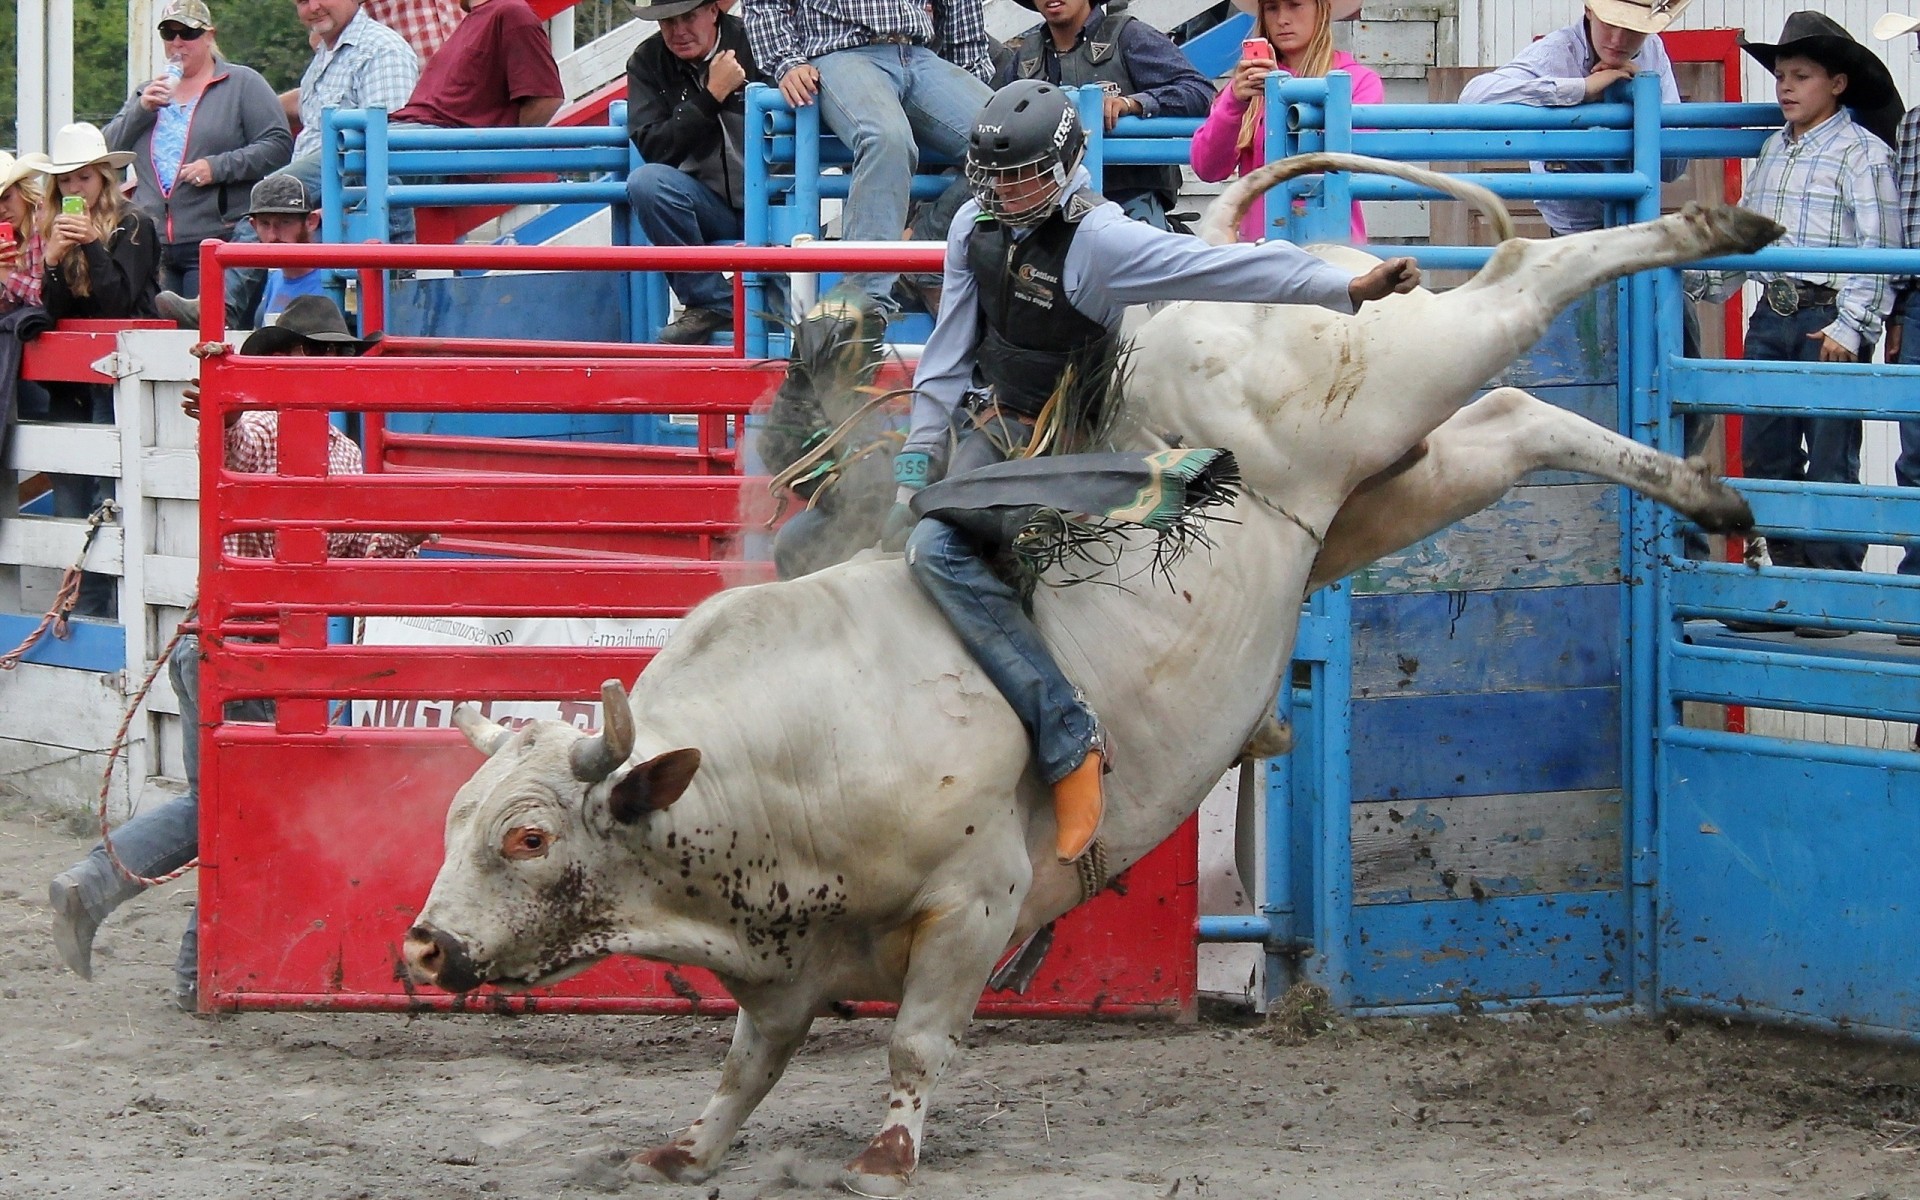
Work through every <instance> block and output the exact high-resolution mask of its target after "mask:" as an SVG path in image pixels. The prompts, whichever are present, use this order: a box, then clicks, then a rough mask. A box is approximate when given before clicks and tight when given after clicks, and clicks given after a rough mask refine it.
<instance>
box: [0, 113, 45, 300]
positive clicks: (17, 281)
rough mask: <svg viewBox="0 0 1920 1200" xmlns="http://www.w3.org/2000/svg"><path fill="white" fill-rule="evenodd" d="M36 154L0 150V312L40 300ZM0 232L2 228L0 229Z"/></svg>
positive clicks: (41, 250) (42, 263)
mask: <svg viewBox="0 0 1920 1200" xmlns="http://www.w3.org/2000/svg"><path fill="white" fill-rule="evenodd" d="M39 161H40V156H39V155H36V154H29V155H27V156H26V157H25V158H24V159H15V158H14V157H13V155H11V154H8V153H6V152H5V151H4V150H0V223H3V224H4V227H5V229H6V230H11V233H8V234H6V235H5V236H0V313H9V312H12V311H13V310H14V309H16V308H24V307H26V306H28V305H35V304H39V303H40V283H41V280H42V279H44V278H45V276H46V266H45V259H46V252H45V248H44V239H43V238H42V237H41V236H40V229H39V222H40V174H39V171H38V170H36V169H35V167H36V164H37V163H38V162H39ZM0 232H4V230H0Z"/></svg>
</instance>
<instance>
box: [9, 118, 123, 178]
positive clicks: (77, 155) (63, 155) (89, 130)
mask: <svg viewBox="0 0 1920 1200" xmlns="http://www.w3.org/2000/svg"><path fill="white" fill-rule="evenodd" d="M29 157H32V156H31V155H30V156H29ZM132 161H133V151H131V150H109V149H107V139H106V138H105V137H104V136H103V135H102V134H101V132H100V127H99V126H98V125H94V124H92V123H90V122H87V121H75V122H74V123H73V124H71V125H62V126H61V127H60V132H59V133H56V134H54V135H53V148H52V149H51V150H49V151H48V152H47V153H46V155H45V156H44V157H43V158H41V159H40V163H39V165H38V166H37V167H35V168H34V169H35V170H37V171H39V172H40V173H41V174H43V175H65V174H67V173H68V172H69V171H78V170H79V169H80V168H81V167H90V166H92V165H94V164H95V163H100V164H103V165H105V166H108V167H112V168H114V169H115V170H118V169H119V168H121V167H124V166H126V165H127V164H128V163H130V162H132Z"/></svg>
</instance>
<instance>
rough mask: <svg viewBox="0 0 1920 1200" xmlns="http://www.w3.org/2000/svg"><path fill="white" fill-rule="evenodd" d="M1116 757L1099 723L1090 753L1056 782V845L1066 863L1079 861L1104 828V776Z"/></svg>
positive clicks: (1054, 815) (1056, 849)
mask: <svg viewBox="0 0 1920 1200" xmlns="http://www.w3.org/2000/svg"><path fill="white" fill-rule="evenodd" d="M1112 760H1113V755H1112V753H1111V752H1110V751H1109V750H1108V749H1107V736H1106V731H1105V730H1103V729H1101V728H1100V727H1099V726H1097V725H1096V726H1095V727H1094V734H1093V745H1091V746H1089V747H1088V748H1087V756H1086V757H1085V758H1083V759H1081V760H1080V765H1079V766H1077V767H1075V768H1074V769H1073V770H1071V771H1069V772H1067V773H1066V775H1064V776H1062V777H1061V779H1060V780H1059V781H1058V782H1057V783H1055V784H1054V785H1053V824H1054V837H1053V848H1054V853H1055V854H1056V855H1058V856H1059V858H1060V862H1061V863H1062V864H1063V865H1064V864H1066V863H1071V862H1077V861H1079V859H1080V856H1081V855H1083V854H1085V853H1086V852H1087V850H1088V849H1089V848H1090V847H1092V845H1093V839H1094V837H1095V835H1097V834H1098V833H1099V832H1100V818H1101V817H1102V816H1104V815H1105V814H1106V810H1107V798H1106V791H1105V783H1104V780H1105V778H1106V774H1107V771H1108V770H1109V769H1110V767H1111V763H1112Z"/></svg>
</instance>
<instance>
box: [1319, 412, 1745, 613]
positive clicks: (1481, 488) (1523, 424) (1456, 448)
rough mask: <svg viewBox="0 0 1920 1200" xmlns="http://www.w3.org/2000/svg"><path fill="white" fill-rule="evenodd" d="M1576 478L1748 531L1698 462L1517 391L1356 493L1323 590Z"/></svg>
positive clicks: (1334, 534)
mask: <svg viewBox="0 0 1920 1200" xmlns="http://www.w3.org/2000/svg"><path fill="white" fill-rule="evenodd" d="M1543 470H1561V471H1578V472H1581V473H1582V474H1586V475H1594V476H1598V477H1599V478H1601V479H1607V480H1611V481H1613V482H1614V483H1619V484H1624V485H1625V486H1627V487H1630V488H1632V489H1633V490H1634V491H1636V492H1639V493H1640V494H1642V495H1644V496H1650V497H1652V498H1653V499H1655V500H1658V501H1660V502H1662V503H1664V504H1667V505H1669V506H1671V507H1672V508H1674V509H1677V510H1678V511H1680V512H1682V513H1684V514H1686V515H1687V516H1688V517H1690V518H1692V519H1693V520H1695V521H1697V522H1699V523H1700V524H1701V525H1702V526H1704V527H1705V528H1706V529H1708V530H1709V531H1711V532H1714V533H1727V532H1735V531H1739V530H1744V529H1748V528H1750V527H1751V526H1752V524H1753V512H1752V510H1751V509H1749V508H1748V507H1747V502H1746V500H1745V499H1743V498H1742V497H1741V495H1740V493H1738V492H1736V491H1734V490H1733V489H1732V488H1730V487H1728V486H1727V485H1726V484H1725V483H1722V482H1721V481H1720V480H1719V479H1716V478H1715V477H1714V476H1713V474H1712V472H1710V471H1709V470H1707V466H1706V463H1705V462H1703V461H1702V460H1700V459H1697V458H1690V459H1679V458H1675V457H1674V456H1672V455H1670V454H1662V453H1660V452H1659V451H1657V450H1654V449H1652V448H1651V447H1648V446H1643V445H1641V444H1640V443H1638V442H1635V441H1633V440H1631V439H1629V438H1625V437H1622V436H1620V435H1619V434H1617V433H1615V432H1613V431H1612V430H1611V429H1606V428H1603V427H1602V426H1599V425H1596V424H1594V423H1593V422H1592V421H1589V420H1587V419H1586V418H1585V417H1582V416H1580V415H1579V414H1577V413H1572V412H1568V411H1567V410H1566V409H1564V408H1557V407H1555V406H1554V405H1551V404H1548V403H1546V402H1545V401H1543V400H1540V399H1538V398H1537V397H1534V396H1531V395H1529V394H1527V393H1526V392H1523V391H1521V390H1520V389H1519V388H1496V389H1495V390H1493V391H1491V392H1488V393H1487V394H1486V395H1485V396H1482V397H1481V398H1480V399H1478V400H1476V401H1474V402H1473V403H1472V404H1469V405H1467V407H1465V408H1463V409H1461V410H1460V411H1459V412H1458V413H1456V414H1455V415H1454V416H1453V417H1452V418H1451V419H1450V420H1448V421H1447V422H1446V423H1445V424H1443V425H1441V426H1440V427H1439V428H1438V429H1436V430H1434V431H1433V432H1432V433H1431V434H1429V435H1428V437H1427V453H1426V454H1425V456H1424V457H1422V458H1421V459H1419V460H1418V461H1417V462H1415V463H1413V464H1412V465H1411V466H1409V467H1408V468H1407V469H1406V470H1404V471H1400V472H1398V473H1397V474H1393V475H1390V476H1382V477H1379V478H1377V479H1374V480H1369V481H1367V482H1365V483H1363V484H1361V485H1360V487H1359V488H1358V489H1356V490H1355V491H1354V493H1353V494H1352V495H1350V496H1348V497H1347V499H1346V502H1345V503H1344V504H1342V505H1341V506H1340V512H1339V514H1338V515H1337V516H1336V517H1335V518H1334V521H1333V525H1332V527H1331V528H1329V529H1328V530H1327V541H1326V546H1325V548H1324V549H1322V550H1321V552H1320V556H1319V558H1318V559H1316V560H1315V562H1314V564H1313V577H1312V580H1311V581H1310V582H1309V584H1308V586H1309V587H1310V588H1317V587H1322V586H1324V585H1326V584H1328V583H1331V582H1333V581H1334V580H1336V579H1341V578H1344V577H1345V576H1347V575H1349V574H1351V573H1353V572H1354V571H1357V570H1359V569H1360V568H1361V567H1363V566H1365V565H1366V564H1367V563H1370V562H1372V561H1373V560H1375V559H1377V558H1380V557H1381V556H1383V555H1386V554H1391V553H1393V552H1394V551H1395V550H1399V549H1401V548H1403V547H1406V546H1411V545H1412V544H1413V543H1415V542H1418V541H1420V540H1421V539H1423V538H1426V537H1428V536H1430V535H1431V534H1433V533H1435V532H1437V531H1439V530H1441V529H1444V528H1446V527H1447V526H1448V525H1451V524H1453V523H1454V522H1455V521H1458V520H1460V519H1461V518H1462V517H1466V516H1470V515H1472V514H1473V513H1476V512H1479V511H1480V510H1481V509H1483V508H1486V507H1487V506H1488V505H1490V504H1493V503H1494V502H1495V501H1497V500H1499V499H1500V497H1501V496H1503V495H1505V494H1506V492H1507V489H1508V488H1511V487H1512V486H1513V485H1514V484H1515V483H1518V482H1519V481H1520V479H1521V477H1522V476H1524V475H1526V474H1527V473H1528V472H1530V471H1543Z"/></svg>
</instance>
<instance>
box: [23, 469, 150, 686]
mask: <svg viewBox="0 0 1920 1200" xmlns="http://www.w3.org/2000/svg"><path fill="white" fill-rule="evenodd" d="M119 512H120V506H119V505H118V504H115V503H114V502H113V501H111V500H102V501H101V502H100V507H99V508H96V509H94V510H93V515H92V516H90V517H88V518H87V535H86V537H85V538H83V539H82V540H81V542H80V553H79V554H77V555H75V556H74V559H73V565H72V566H70V567H68V568H67V569H66V570H65V571H64V572H63V573H62V574H61V576H60V587H59V589H58V590H56V591H55V592H54V594H53V604H52V605H51V606H49V607H48V609H47V611H46V614H45V615H44V616H42V617H41V618H40V623H39V624H38V625H35V626H34V627H33V632H32V633H29V634H28V635H27V636H26V638H25V640H23V641H22V642H21V643H20V644H19V645H18V646H15V647H14V648H13V649H11V650H9V651H7V652H6V653H5V654H0V671H11V670H13V669H14V668H15V667H17V666H19V665H20V661H21V660H22V659H24V658H25V657H26V656H27V651H29V650H31V649H33V646H34V643H35V642H38V641H39V640H40V639H41V638H42V637H44V636H46V633H47V631H48V630H49V629H51V630H52V631H53V636H54V637H55V638H56V639H57V640H59V641H62V642H64V641H66V640H67V639H68V638H70V637H72V636H73V623H72V621H71V620H70V619H69V618H71V617H72V616H73V607H74V605H76V604H78V603H79V602H80V579H81V576H82V575H83V574H84V571H83V564H84V563H85V562H86V561H87V552H88V551H89V550H92V549H93V539H94V538H96V537H98V536H99V534H100V527H101V526H102V525H105V524H106V523H107V522H108V521H109V520H111V519H113V518H114V517H115V516H117V515H118V514H119Z"/></svg>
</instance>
